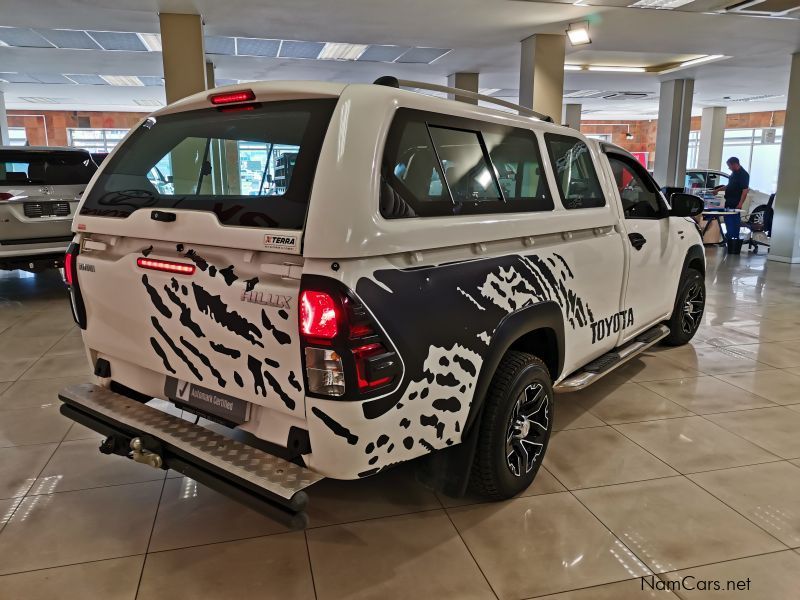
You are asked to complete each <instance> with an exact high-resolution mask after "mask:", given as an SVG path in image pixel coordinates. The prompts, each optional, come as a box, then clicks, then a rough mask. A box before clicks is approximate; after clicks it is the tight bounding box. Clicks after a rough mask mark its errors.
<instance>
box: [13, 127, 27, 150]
mask: <svg viewBox="0 0 800 600" xmlns="http://www.w3.org/2000/svg"><path fill="white" fill-rule="evenodd" d="M8 145H9V146H27V145H28V133H27V131H25V128H24V127H9V128H8Z"/></svg>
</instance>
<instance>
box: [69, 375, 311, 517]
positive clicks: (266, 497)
mask: <svg viewBox="0 0 800 600" xmlns="http://www.w3.org/2000/svg"><path fill="white" fill-rule="evenodd" d="M58 397H59V398H60V399H61V401H62V402H63V404H62V406H61V413H62V414H63V415H64V416H66V417H67V418H69V419H72V420H73V421H76V422H78V423H80V424H81V425H84V426H86V427H89V428H90V429H94V430H95V431H97V432H99V433H101V434H103V435H105V436H107V437H108V438H109V439H108V440H106V442H105V443H104V444H103V445H102V446H101V447H100V449H101V451H102V452H105V453H107V454H111V453H114V454H121V455H123V456H128V455H130V456H131V457H132V458H134V459H135V460H137V461H139V462H148V464H151V466H160V467H161V468H163V469H173V470H175V471H178V472H179V473H183V474H184V475H186V476H188V477H191V478H192V479H195V480H196V481H199V482H200V483H203V484H205V485H207V486H208V487H210V488H212V489H215V490H217V491H219V492H220V493H223V494H225V495H228V496H231V497H233V498H234V499H236V500H238V501H240V502H242V503H244V504H246V505H248V506H249V507H250V508H253V509H255V510H257V511H258V512H260V513H262V514H264V515H266V516H268V517H270V518H272V519H275V520H277V521H279V522H281V523H283V524H284V525H286V526H287V527H290V528H292V529H302V528H304V527H306V526H307V525H308V517H307V515H306V513H305V507H306V505H307V504H308V495H307V494H306V493H305V491H303V490H304V489H305V488H307V487H308V486H310V485H312V484H313V483H316V482H317V481H319V480H321V479H322V478H323V476H322V475H319V474H317V473H314V472H313V471H310V470H308V469H306V468H304V467H301V466H299V465H296V464H294V463H292V462H289V461H287V460H284V459H282V458H279V457H277V456H273V455H272V454H268V453H266V452H264V451H263V450H260V449H258V448H254V447H252V446H248V445H246V444H243V443H241V442H238V441H236V440H232V439H230V438H228V437H225V436H223V435H220V434H218V433H215V432H213V431H210V430H208V429H206V428H205V427H202V426H200V425H195V424H194V423H191V422H189V421H186V420H184V419H181V418H179V417H175V416H173V415H170V414H167V413H165V412H162V411H160V410H157V409H155V408H152V407H150V406H147V405H145V404H142V403H140V402H137V401H135V400H132V399H130V398H128V397H126V396H123V395H122V394H117V393H116V392H112V391H111V390H109V389H107V388H103V387H99V386H96V385H93V384H90V383H84V384H79V385H72V386H69V387H67V388H65V389H63V390H61V392H60V393H59V395H58ZM154 455H155V456H154ZM143 457H144V458H145V459H150V460H144V459H143Z"/></svg>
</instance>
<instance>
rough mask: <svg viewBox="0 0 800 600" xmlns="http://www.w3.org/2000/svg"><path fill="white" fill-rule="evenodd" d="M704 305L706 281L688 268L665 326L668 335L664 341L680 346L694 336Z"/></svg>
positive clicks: (699, 274) (701, 318) (701, 317)
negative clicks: (667, 329) (667, 328)
mask: <svg viewBox="0 0 800 600" xmlns="http://www.w3.org/2000/svg"><path fill="white" fill-rule="evenodd" d="M705 305H706V282H705V279H704V278H703V275H702V274H701V273H700V272H698V271H695V270H694V269H688V270H687V271H686V275H684V277H683V281H681V286H680V289H679V290H678V299H677V300H676V302H675V309H674V310H673V311H672V317H670V320H669V322H668V323H667V326H668V327H669V335H668V336H667V337H666V338H664V343H665V344H667V345H669V346H682V345H683V344H686V343H687V342H688V341H689V340H691V339H692V338H693V337H694V334H695V333H697V329H698V328H699V327H700V323H701V321H702V320H703V310H704V309H705Z"/></svg>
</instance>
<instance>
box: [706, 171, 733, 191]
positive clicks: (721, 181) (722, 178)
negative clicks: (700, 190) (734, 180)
mask: <svg viewBox="0 0 800 600" xmlns="http://www.w3.org/2000/svg"><path fill="white" fill-rule="evenodd" d="M718 185H728V176H727V175H720V174H719V173H709V174H708V185H707V186H706V187H709V188H715V187H717V186H718Z"/></svg>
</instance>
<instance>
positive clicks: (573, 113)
mask: <svg viewBox="0 0 800 600" xmlns="http://www.w3.org/2000/svg"><path fill="white" fill-rule="evenodd" d="M582 108H583V105H581V104H565V105H564V120H563V121H562V123H564V125H566V126H567V127H571V128H572V129H575V130H576V131H580V130H581V109H582Z"/></svg>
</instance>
